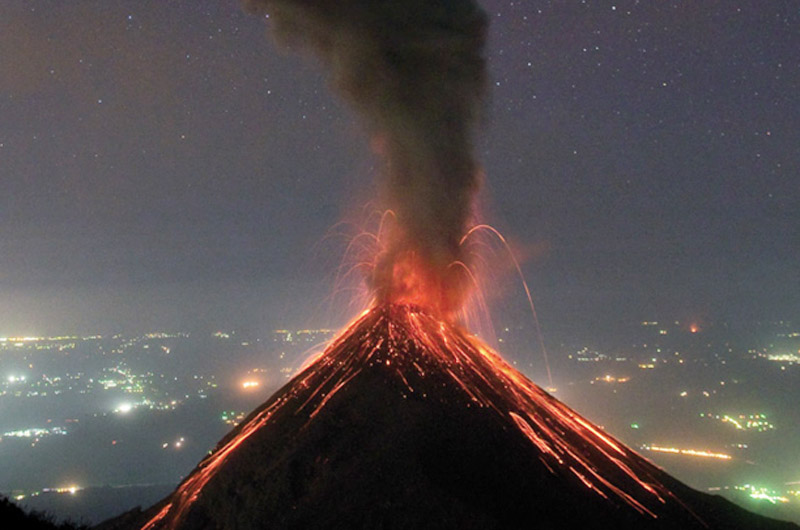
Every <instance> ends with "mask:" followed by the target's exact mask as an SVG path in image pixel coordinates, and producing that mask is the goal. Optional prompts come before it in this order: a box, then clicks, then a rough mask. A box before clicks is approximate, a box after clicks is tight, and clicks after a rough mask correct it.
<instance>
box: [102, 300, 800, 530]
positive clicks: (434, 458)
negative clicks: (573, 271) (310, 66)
mask: <svg viewBox="0 0 800 530" xmlns="http://www.w3.org/2000/svg"><path fill="white" fill-rule="evenodd" d="M98 528H102V529H104V530H108V529H123V528H125V529H127V528H145V529H148V530H150V529H162V528H176V529H177V528H180V529H217V528H224V529H234V528H236V529H249V528H270V529H323V528H324V529H328V528H331V529H333V528H337V529H338V528H341V529H357V528H365V529H366V528H369V529H412V528H448V529H449V528H452V529H482V530H485V529H516V528H520V529H521V528H526V529H529V528H536V529H568V528H603V529H605V528H613V529H637V530H640V529H681V530H690V529H703V528H714V529H742V530H744V529H748V530H752V529H764V530H772V529H775V530H777V529H787V530H788V529H795V530H797V529H798V527H797V526H796V525H793V524H790V523H784V522H780V521H775V520H772V519H767V518H764V517H761V516H758V515H755V514H752V513H750V512H747V511H745V510H743V509H741V508H739V507H737V506H735V505H733V504H732V503H730V502H728V501H726V500H724V499H722V498H721V497H716V496H710V495H707V494H703V493H700V492H697V491H694V490H692V489H690V488H689V487H687V486H685V485H683V484H681V483H680V482H678V481H677V480H675V479H673V478H672V477H670V476H669V475H667V474H666V473H664V472H663V471H661V470H660V469H659V468H657V467H655V466H654V465H652V464H651V463H649V462H648V461H647V460H645V459H644V458H642V457H641V456H639V455H638V454H636V453H635V452H633V451H632V450H631V449H629V448H627V447H625V446H624V445H623V444H621V443H620V442H618V441H617V440H615V439H614V438H613V437H611V436H609V435H608V434H606V433H605V432H603V431H602V430H601V429H600V428H598V427H596V426H594V425H593V424H592V423H591V422H589V421H588V420H586V419H584V418H582V417H581V416H579V415H578V414H577V413H575V412H574V411H572V410H571V409H569V408H568V407H567V406H566V405H564V404H563V403H561V402H560V401H558V400H556V399H555V398H553V397H552V396H550V395H549V394H547V393H546V392H545V391H544V390H542V389H541V388H539V387H538V386H536V385H535V384H533V383H532V382H530V381H529V380H528V379H526V378H525V377H524V376H522V375H521V374H520V373H519V372H517V371H516V370H514V369H513V368H511V367H510V366H508V365H507V364H506V363H505V362H504V361H502V360H501V359H500V358H499V357H498V356H497V355H495V354H494V353H493V352H491V351H490V350H488V349H487V348H486V347H485V346H483V345H482V344H481V343H480V342H479V341H478V340H476V339H475V338H473V337H471V336H470V335H468V334H467V333H466V332H464V331H463V330H461V329H460V328H458V327H456V326H453V325H450V324H447V323H445V322H442V321H440V320H438V319H437V318H435V317H434V316H432V315H430V314H428V313H426V312H425V311H423V310H420V309H418V308H416V307H413V306H407V305H402V306H401V305H386V306H382V307H379V308H376V309H373V310H371V311H369V312H367V313H365V315H363V316H362V317H361V318H360V319H359V320H358V321H357V322H356V323H354V324H353V325H352V326H350V327H349V328H348V329H347V330H346V331H345V332H344V333H343V334H342V335H341V336H340V337H339V338H338V339H337V340H336V341H335V342H334V343H333V344H332V345H331V346H330V347H329V348H328V349H327V350H326V352H325V353H324V354H323V355H322V356H321V357H319V358H318V359H317V360H315V361H314V362H313V363H312V364H311V365H310V366H309V367H308V368H306V369H305V370H304V371H302V372H301V373H300V374H299V375H298V376H297V377H295V378H294V379H293V380H292V381H291V382H289V383H288V384H287V385H286V386H284V387H283V388H282V389H281V390H280V391H278V392H277V393H276V394H275V395H274V396H272V397H271V398H270V399H269V400H268V401H267V402H266V403H264V404H263V405H262V406H261V407H260V408H258V409H257V410H256V411H254V412H253V413H252V414H251V415H250V416H249V418H247V419H246V420H245V421H244V422H243V423H242V424H241V425H240V426H239V427H237V428H236V429H235V430H234V431H232V432H231V433H230V434H229V435H228V436H226V437H225V438H224V439H223V440H222V441H221V442H220V443H219V445H218V446H217V448H216V449H215V451H214V452H213V453H212V454H211V455H209V456H208V457H207V458H206V459H204V460H203V461H202V462H201V463H200V464H199V465H198V466H197V468H196V469H195V470H194V471H193V472H192V473H191V474H190V475H189V476H188V477H187V478H186V480H184V481H183V483H182V484H181V485H180V486H179V487H178V488H177V489H176V490H175V491H174V492H173V493H172V494H171V495H170V496H169V497H167V498H166V499H164V500H163V501H162V502H160V503H158V504H157V505H155V506H154V507H152V508H151V509H149V510H147V511H145V512H139V511H133V512H129V513H127V514H124V515H123V516H120V517H119V518H117V519H114V520H111V521H108V522H106V523H104V524H102V525H100V526H99V527H98Z"/></svg>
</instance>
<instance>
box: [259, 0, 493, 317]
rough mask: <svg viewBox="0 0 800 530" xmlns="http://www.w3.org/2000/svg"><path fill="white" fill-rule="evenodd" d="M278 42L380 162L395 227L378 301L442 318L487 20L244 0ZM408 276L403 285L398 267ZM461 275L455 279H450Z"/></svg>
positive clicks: (473, 180) (448, 300)
mask: <svg viewBox="0 0 800 530" xmlns="http://www.w3.org/2000/svg"><path fill="white" fill-rule="evenodd" d="M246 4H247V6H248V7H249V8H250V9H251V10H252V11H254V12H258V13H267V14H268V15H269V18H270V20H271V21H272V23H273V24H274V26H275V28H274V29H275V33H276V37H277V38H278V40H279V41H280V42H282V43H285V44H288V45H290V46H292V47H295V48H300V49H306V50H310V51H312V52H313V53H314V54H315V55H316V56H318V57H319V58H320V59H321V60H322V61H323V63H324V64H325V65H326V66H327V67H328V68H330V71H331V74H332V83H333V85H334V87H335V88H336V89H337V90H338V91H339V92H340V93H341V94H342V96H343V97H344V98H345V99H346V100H347V101H348V102H349V103H350V104H351V105H352V106H353V107H354V108H355V109H356V110H357V112H358V113H359V115H360V116H361V117H362V119H363V120H364V121H365V124H366V126H367V128H368V131H369V133H370V134H371V135H372V137H373V145H374V146H375V149H376V151H377V152H378V153H379V154H380V155H381V156H382V157H383V159H384V162H385V175H384V190H385V191H384V192H385V194H386V206H387V208H389V209H390V210H392V211H393V212H394V213H395V216H396V221H397V222H396V226H395V228H394V229H393V230H392V234H391V236H390V242H389V244H388V246H387V249H386V250H385V252H384V253H383V255H381V256H379V257H378V259H377V260H376V265H375V270H374V271H373V273H372V278H371V279H370V282H371V285H372V288H373V289H374V291H375V295H376V297H377V298H378V299H379V300H398V299H403V298H404V297H405V298H413V297H415V296H416V297H418V296H419V293H414V292H408V291H421V292H425V293H426V294H425V299H426V302H427V303H428V304H429V305H431V306H433V307H438V308H440V309H444V310H447V311H452V310H454V309H457V308H458V306H459V305H460V302H461V298H462V297H463V291H464V288H465V285H463V283H464V281H463V278H464V275H463V274H458V273H457V272H455V268H454V267H452V265H451V264H453V263H455V262H457V261H463V256H462V255H461V254H462V253H461V251H460V248H459V241H460V239H461V237H462V235H463V234H464V231H465V229H466V226H467V224H468V223H469V221H470V217H471V215H472V207H473V200H474V197H475V194H476V192H477V190H478V188H479V185H480V177H479V173H480V171H479V168H478V164H477V162H476V160H475V157H474V154H473V132H474V127H475V125H476V122H477V121H478V119H479V115H480V113H481V110H482V100H483V95H484V92H485V81H486V71H485V61H484V58H483V47H484V42H485V38H486V28H487V19H486V16H485V14H484V13H483V11H482V10H481V9H480V7H479V6H478V5H477V3H476V2H475V1H473V0H336V1H331V0H246ZM409 268H411V269H413V270H414V271H415V278H414V279H413V280H412V279H409V278H408V272H407V269H409ZM459 278H461V279H459Z"/></svg>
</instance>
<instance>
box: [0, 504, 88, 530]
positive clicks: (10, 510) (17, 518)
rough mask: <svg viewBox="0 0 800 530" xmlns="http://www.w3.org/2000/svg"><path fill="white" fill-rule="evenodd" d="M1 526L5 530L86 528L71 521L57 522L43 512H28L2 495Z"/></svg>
mask: <svg viewBox="0 0 800 530" xmlns="http://www.w3.org/2000/svg"><path fill="white" fill-rule="evenodd" d="M0 528H2V529H3V530H79V529H82V528H86V526H83V525H76V524H74V523H71V522H61V523H55V522H54V519H53V517H51V516H49V515H47V514H44V513H41V512H26V511H25V510H23V509H22V508H20V507H19V506H17V505H16V504H14V503H13V502H11V501H10V500H8V499H7V498H5V497H3V496H0Z"/></svg>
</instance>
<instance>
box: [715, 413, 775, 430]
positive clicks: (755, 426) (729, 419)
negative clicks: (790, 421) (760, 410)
mask: <svg viewBox="0 0 800 530" xmlns="http://www.w3.org/2000/svg"><path fill="white" fill-rule="evenodd" d="M700 417H701V418H709V419H714V420H718V421H720V422H722V423H726V424H728V425H732V426H733V427H734V428H736V430H738V431H756V432H766V431H771V430H774V429H775V426H774V425H773V424H772V423H770V422H769V421H767V415H766V414H739V415H738V416H730V415H728V414H710V413H709V414H702V413H701V414H700Z"/></svg>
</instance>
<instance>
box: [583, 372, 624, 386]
mask: <svg viewBox="0 0 800 530" xmlns="http://www.w3.org/2000/svg"><path fill="white" fill-rule="evenodd" d="M630 380H631V378H630V377H614V376H613V375H609V374H606V375H604V376H603V377H595V378H594V381H592V382H591V383H592V384H594V383H595V381H597V382H600V383H609V384H611V383H627V382H628V381H630Z"/></svg>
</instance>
